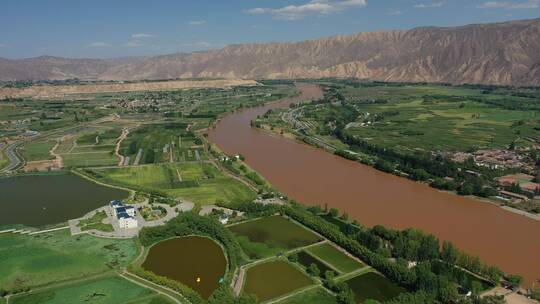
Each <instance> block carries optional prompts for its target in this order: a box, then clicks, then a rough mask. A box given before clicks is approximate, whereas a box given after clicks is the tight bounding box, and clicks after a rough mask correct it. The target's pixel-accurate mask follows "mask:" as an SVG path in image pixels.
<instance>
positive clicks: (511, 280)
mask: <svg viewBox="0 0 540 304" xmlns="http://www.w3.org/2000/svg"><path fill="white" fill-rule="evenodd" d="M507 281H508V285H509V286H510V287H511V288H512V289H516V288H518V287H519V286H520V285H521V283H523V277H521V276H519V275H513V274H511V275H508V277H507Z"/></svg>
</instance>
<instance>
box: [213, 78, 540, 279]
mask: <svg viewBox="0 0 540 304" xmlns="http://www.w3.org/2000/svg"><path fill="white" fill-rule="evenodd" d="M298 87H299V89H300V90H301V91H302V96H299V97H294V98H285V99H283V100H280V101H279V102H276V103H271V104H267V105H265V106H262V107H258V108H251V109H246V110H243V111H239V112H235V113H232V114H229V115H228V116H226V117H224V118H223V119H222V120H221V121H220V122H219V123H218V124H217V126H216V128H215V129H214V130H212V131H211V132H210V134H209V138H210V140H211V141H212V142H213V143H215V144H217V145H218V146H219V147H220V148H221V149H223V150H224V151H226V152H227V153H229V154H235V153H240V154H242V155H244V156H245V157H246V162H247V163H248V164H249V165H250V166H251V167H252V168H254V169H256V170H257V171H258V172H259V173H260V174H262V175H263V176H264V177H265V178H266V179H268V181H270V182H271V183H272V185H273V186H274V187H276V188H277V189H279V190H280V191H282V192H283V193H286V194H287V195H288V196H290V197H292V198H294V199H296V200H298V201H300V202H302V203H304V204H321V205H322V204H324V203H328V205H329V206H331V207H335V208H338V209H340V210H342V211H346V212H347V213H348V214H349V216H350V217H351V218H354V219H357V220H358V221H360V222H361V223H363V224H364V225H368V226H372V225H375V224H382V225H385V226H388V227H393V228H407V227H416V228H420V229H422V230H424V231H427V232H431V233H433V234H435V235H437V236H438V237H439V238H440V239H441V240H450V241H452V242H454V243H455V244H456V245H458V246H459V247H460V248H461V249H464V250H466V251H467V252H468V253H470V254H474V255H479V256H480V257H481V258H482V259H483V260H484V261H485V262H487V263H489V264H493V265H497V266H499V267H500V268H502V269H503V270H505V271H506V272H509V273H517V274H520V275H522V276H524V278H525V279H526V282H527V284H531V283H532V282H534V281H536V280H538V279H540V240H539V236H540V222H538V221H534V220H532V219H529V218H526V217H524V216H521V215H517V214H514V213H511V212H508V211H505V210H503V209H501V208H498V207H496V206H493V205H490V204H488V203H484V202H480V201H476V200H473V199H469V198H466V197H461V196H457V195H453V194H449V193H445V192H440V191H437V190H435V189H432V188H430V187H429V186H426V185H423V184H420V183H416V182H413V181H410V180H407V179H404V178H400V177H397V176H394V175H391V174H387V173H383V172H380V171H377V170H375V169H373V168H371V167H369V166H365V165H362V164H360V163H357V162H352V161H349V160H346V159H343V158H341V157H337V156H335V155H333V154H330V153H327V152H325V151H323V150H321V149H317V148H314V147H311V146H308V145H306V144H303V143H300V142H296V141H294V140H289V139H286V138H283V137H279V136H275V135H271V134H268V133H265V132H263V131H260V130H257V129H253V128H251V127H250V121H251V120H252V119H254V118H255V117H257V115H262V114H264V113H265V112H266V111H267V110H269V109H273V108H278V107H288V106H289V105H290V104H291V103H297V102H301V101H305V100H309V99H313V98H319V97H321V96H322V92H321V91H320V89H319V88H318V87H317V86H313V85H309V84H299V85H298Z"/></svg>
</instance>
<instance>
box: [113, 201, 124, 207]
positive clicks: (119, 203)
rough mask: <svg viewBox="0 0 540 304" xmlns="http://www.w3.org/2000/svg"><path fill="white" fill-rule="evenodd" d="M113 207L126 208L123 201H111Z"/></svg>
mask: <svg viewBox="0 0 540 304" xmlns="http://www.w3.org/2000/svg"><path fill="white" fill-rule="evenodd" d="M111 206H124V204H123V203H122V201H119V200H113V201H111Z"/></svg>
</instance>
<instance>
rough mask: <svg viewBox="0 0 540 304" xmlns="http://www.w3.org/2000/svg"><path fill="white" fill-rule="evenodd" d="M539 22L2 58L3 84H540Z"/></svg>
mask: <svg viewBox="0 0 540 304" xmlns="http://www.w3.org/2000/svg"><path fill="white" fill-rule="evenodd" d="M539 49H540V19H533V20H523V21H512V22H506V23H494V24H482V25H467V26H461V27H452V28H441V27H421V28H415V29H411V30H393V31H378V32H369V33H357V34H353V35H347V36H334V37H329V38H323V39H316V40H309V41H302V42H295V43H266V44H240V45H229V46H226V47H224V48H222V49H219V50H212V51H207V52H197V53H190V54H180V53H179V54H171V55H163V56H155V57H140V58H127V59H115V60H110V59H108V60H99V59H66V58H56V57H48V56H45V57H38V58H30V59H19V60H8V59H1V58H0V80H2V81H7V80H23V79H68V78H79V79H102V80H140V79H175V78H190V77H219V78H245V79H258V78H319V77H357V78H363V79H371V80H381V81H405V82H445V83H454V84H456V83H484V84H500V85H519V86H532V85H540V52H538V50H539Z"/></svg>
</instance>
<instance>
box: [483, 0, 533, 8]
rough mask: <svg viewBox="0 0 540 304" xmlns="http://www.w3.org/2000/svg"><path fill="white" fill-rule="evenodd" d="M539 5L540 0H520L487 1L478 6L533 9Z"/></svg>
mask: <svg viewBox="0 0 540 304" xmlns="http://www.w3.org/2000/svg"><path fill="white" fill-rule="evenodd" d="M539 7H540V0H527V1H519V2H510V1H486V2H484V3H482V4H480V5H478V8H483V9H497V8H507V9H531V8H539Z"/></svg>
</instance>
